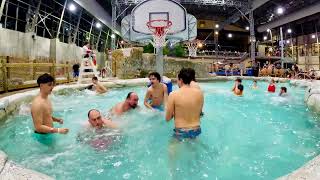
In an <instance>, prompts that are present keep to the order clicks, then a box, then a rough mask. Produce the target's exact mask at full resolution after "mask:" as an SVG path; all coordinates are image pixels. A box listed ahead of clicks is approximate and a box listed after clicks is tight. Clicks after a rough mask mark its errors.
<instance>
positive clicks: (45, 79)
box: [31, 73, 69, 134]
mask: <svg viewBox="0 0 320 180" xmlns="http://www.w3.org/2000/svg"><path fill="white" fill-rule="evenodd" d="M37 83H38V85H39V87H40V93H39V94H38V95H37V96H36V97H35V98H34V99H33V101H32V105H31V115H32V120H33V125H34V128H35V131H34V132H35V133H37V134H49V133H60V134H67V133H68V131H69V129H67V128H54V126H53V122H58V123H60V124H63V120H62V119H60V118H56V117H53V116H52V105H51V101H50V99H49V98H48V96H49V95H50V94H51V92H52V90H53V88H54V84H55V82H54V78H53V77H52V76H50V75H49V74H47V73H46V74H43V75H41V76H40V77H39V78H38V80H37Z"/></svg>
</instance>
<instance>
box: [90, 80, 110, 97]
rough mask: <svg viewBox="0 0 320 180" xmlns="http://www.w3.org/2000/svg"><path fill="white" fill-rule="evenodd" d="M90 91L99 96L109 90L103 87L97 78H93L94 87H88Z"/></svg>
mask: <svg viewBox="0 0 320 180" xmlns="http://www.w3.org/2000/svg"><path fill="white" fill-rule="evenodd" d="M88 89H90V90H92V91H95V92H96V93H98V94H102V93H105V92H107V88H105V87H104V86H103V85H101V84H100V83H99V80H98V78H97V77H95V76H94V77H92V85H90V86H89V87H88Z"/></svg>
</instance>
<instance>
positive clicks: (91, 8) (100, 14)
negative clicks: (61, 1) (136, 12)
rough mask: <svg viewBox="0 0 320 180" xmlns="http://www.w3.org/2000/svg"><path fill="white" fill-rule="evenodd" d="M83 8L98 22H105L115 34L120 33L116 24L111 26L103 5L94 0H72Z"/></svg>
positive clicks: (108, 15) (110, 18)
mask: <svg viewBox="0 0 320 180" xmlns="http://www.w3.org/2000/svg"><path fill="white" fill-rule="evenodd" d="M74 1H75V2H76V3H77V4H79V5H80V6H81V7H82V8H83V9H85V10H86V11H88V12H89V13H90V14H92V15H93V16H94V17H95V18H97V19H98V20H99V21H100V22H102V23H103V24H105V25H106V26H107V27H109V28H110V29H112V30H113V31H114V32H115V33H116V34H119V35H120V31H121V30H120V29H121V28H120V26H119V25H118V24H116V26H115V28H113V27H112V17H111V16H110V14H109V13H108V12H106V11H105V10H104V9H103V7H101V6H100V4H99V3H98V2H97V1H96V0H90V1H89V0H74Z"/></svg>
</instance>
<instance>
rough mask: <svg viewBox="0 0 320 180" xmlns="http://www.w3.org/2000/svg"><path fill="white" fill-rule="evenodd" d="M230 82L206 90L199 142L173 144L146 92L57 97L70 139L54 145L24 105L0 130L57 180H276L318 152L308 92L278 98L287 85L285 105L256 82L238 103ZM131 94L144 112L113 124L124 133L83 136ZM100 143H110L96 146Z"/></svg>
mask: <svg viewBox="0 0 320 180" xmlns="http://www.w3.org/2000/svg"><path fill="white" fill-rule="evenodd" d="M232 84H233V82H210V83H202V84H201V87H202V89H203V90H204V93H205V106H204V113H205V115H204V117H203V118H202V120H201V126H202V134H201V135H200V137H199V138H198V139H197V140H193V141H184V142H176V141H174V140H173V139H172V137H171V135H172V132H173V131H172V128H173V122H170V123H167V122H165V120H164V114H163V113H160V112H151V111H149V110H147V109H145V108H144V107H143V97H144V93H145V91H146V88H145V87H135V88H125V89H112V91H111V92H109V93H108V94H106V95H102V96H95V95H90V94H88V93H86V92H84V91H82V92H81V91H76V90H74V91H66V92H65V94H63V93H60V94H55V95H53V96H52V100H53V107H54V114H55V116H58V117H62V118H63V119H64V121H65V124H64V125H63V126H64V127H68V128H70V133H69V134H67V135H53V136H52V137H51V138H52V139H51V143H49V144H46V143H40V142H39V141H37V140H36V139H35V138H34V137H33V136H34V133H33V126H32V119H31V116H30V115H29V108H28V105H22V106H21V108H20V112H19V113H18V115H15V116H13V117H10V118H9V119H8V120H7V121H6V122H4V123H2V124H1V125H0V149H1V150H3V151H5V152H6V153H7V154H8V156H9V158H10V159H11V160H13V161H15V162H18V163H20V164H22V165H23V166H24V167H27V168H30V169H34V170H37V171H40V172H43V173H46V174H48V175H50V176H52V177H55V178H56V179H58V180H60V179H61V180H65V179H66V180H69V179H70V180H73V179H74V180H78V179H84V180H87V179H90V180H91V179H94V180H95V179H98V180H100V179H101V180H105V179H159V180H160V179H161V180H163V179H226V180H229V179H246V180H250V179H252V180H256V179H274V178H277V177H279V176H282V175H285V174H287V173H289V172H291V171H292V170H294V169H296V168H298V167H300V166H302V165H303V164H304V163H305V162H307V161H308V160H310V159H312V158H313V157H315V156H316V155H318V154H319V145H320V128H319V117H317V116H316V115H314V114H313V113H312V112H310V111H309V110H308V109H307V107H306V106H305V105H304V103H303V96H304V89H301V88H295V87H290V86H289V85H288V84H278V85H277V92H278V90H279V89H280V86H282V85H284V86H287V87H288V91H289V93H290V98H288V99H284V98H279V97H278V96H277V94H269V93H266V92H265V91H266V89H267V84H266V83H262V82H259V86H260V88H259V89H258V90H251V89H250V88H249V86H250V85H251V81H245V82H244V85H245V93H244V96H243V97H236V96H234V95H233V94H232V93H231V92H230V89H231V87H232ZM175 88H177V87H175ZM129 91H136V92H137V93H138V94H139V98H140V102H139V104H140V106H141V108H140V109H139V110H134V111H132V112H130V113H128V114H126V115H125V116H123V117H121V118H120V119H116V120H115V121H117V122H119V123H120V124H121V126H122V129H121V131H120V132H119V131H108V130H106V131H104V132H96V133H94V132H84V124H85V123H86V120H87V111H88V110H89V109H91V108H98V109H100V110H101V111H103V112H106V111H107V110H108V109H110V108H111V107H112V106H113V105H114V104H115V103H116V102H120V101H122V100H123V99H124V98H125V96H126V94H127V93H128V92H129ZM186 98H189V97H186ZM58 126H59V125H57V126H56V127H58ZM99 139H100V140H101V139H102V140H101V141H104V142H105V143H106V144H107V145H103V143H102V144H100V145H101V146H98V145H97V142H98V141H99ZM42 142H43V141H42ZM94 144H96V145H94Z"/></svg>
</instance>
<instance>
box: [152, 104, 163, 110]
mask: <svg viewBox="0 0 320 180" xmlns="http://www.w3.org/2000/svg"><path fill="white" fill-rule="evenodd" d="M152 108H153V109H156V110H159V111H164V106H163V104H161V105H159V106H152Z"/></svg>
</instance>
